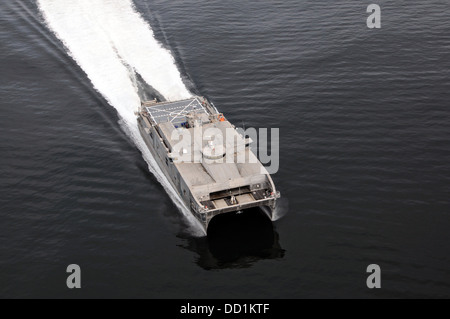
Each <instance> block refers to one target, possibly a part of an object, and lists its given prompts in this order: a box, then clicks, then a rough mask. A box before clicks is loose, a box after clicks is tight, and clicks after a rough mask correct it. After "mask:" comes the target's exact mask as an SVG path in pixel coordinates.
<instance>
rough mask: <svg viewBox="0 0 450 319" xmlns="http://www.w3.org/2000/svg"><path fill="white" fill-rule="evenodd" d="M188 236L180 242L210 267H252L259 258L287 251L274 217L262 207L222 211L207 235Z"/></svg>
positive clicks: (280, 256) (203, 265) (197, 261)
mask: <svg viewBox="0 0 450 319" xmlns="http://www.w3.org/2000/svg"><path fill="white" fill-rule="evenodd" d="M185 240H186V244H185V245H180V246H181V247H183V248H186V249H189V250H191V251H193V252H196V253H197V254H198V257H197V259H196V263H197V264H198V265H199V266H200V267H202V268H203V269H206V270H210V269H225V268H246V267H251V266H252V265H253V264H254V263H255V262H257V261H258V260H262V259H280V258H283V257H284V254H285V250H284V249H282V248H281V246H280V243H279V235H278V233H277V232H276V230H275V228H274V225H273V224H272V221H271V220H270V219H269V218H268V217H267V216H266V215H265V214H264V213H263V212H262V211H261V210H260V209H258V208H254V209H248V210H245V211H244V212H243V213H241V214H236V213H231V214H223V215H218V216H216V217H214V218H213V219H212V220H211V222H210V224H209V227H208V235H207V236H205V237H200V238H195V237H191V238H185Z"/></svg>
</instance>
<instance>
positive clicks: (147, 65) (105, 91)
mask: <svg viewBox="0 0 450 319" xmlns="http://www.w3.org/2000/svg"><path fill="white" fill-rule="evenodd" d="M37 2H38V6H39V9H40V11H41V13H42V15H43V17H44V19H45V22H46V24H47V26H48V28H49V29H50V30H51V31H52V32H53V33H54V34H55V35H56V36H57V37H58V38H59V39H60V40H61V41H62V42H63V43H64V45H65V46H66V48H67V50H68V54H69V55H70V56H71V57H72V58H73V59H74V60H75V61H76V62H77V63H78V65H79V66H80V67H81V68H82V69H83V70H84V72H85V73H86V75H87V76H88V78H89V80H90V81H91V82H92V84H93V86H94V88H95V89H96V90H97V91H99V92H100V93H101V94H102V95H103V97H104V98H105V99H106V100H107V101H108V103H109V104H111V105H112V106H113V107H114V108H115V109H116V110H117V112H118V114H119V116H120V118H121V120H122V121H121V124H122V127H123V129H124V130H125V131H126V132H127V134H129V136H130V137H131V138H132V139H133V141H134V142H135V143H136V145H137V147H138V148H139V149H140V150H141V151H142V153H143V155H144V158H145V160H146V161H147V163H148V165H149V170H150V171H151V172H152V173H153V174H154V175H155V176H156V177H157V179H158V180H159V182H160V183H161V184H162V185H163V186H164V188H165V189H166V191H167V192H168V193H169V195H170V197H171V198H172V200H173V201H174V203H175V204H176V205H177V206H178V208H179V209H180V211H181V212H182V213H183V215H184V216H185V218H186V220H187V221H188V222H189V224H190V225H191V226H192V227H191V228H192V231H193V232H194V235H204V231H203V228H202V227H201V226H200V224H199V223H198V222H197V220H196V219H195V218H194V217H193V216H192V215H191V213H190V212H189V210H188V208H187V207H186V206H185V205H184V203H183V202H182V201H181V199H180V198H179V197H178V195H177V193H176V191H175V190H174V189H173V188H172V187H171V185H170V183H169V182H168V180H167V179H166V177H165V176H164V174H163V173H162V172H161V170H160V169H159V167H158V166H157V164H156V162H155V160H154V158H153V157H152V155H151V153H150V152H149V151H148V149H147V148H146V146H145V143H144V141H143V140H142V137H141V136H140V134H139V131H138V128H137V122H136V116H135V114H134V112H135V111H136V110H137V109H138V107H139V105H140V98H139V95H138V88H137V87H136V82H135V81H134V72H133V74H130V68H132V69H134V70H135V71H136V72H137V73H139V74H140V75H141V77H142V79H143V80H144V81H145V82H147V84H149V85H150V86H152V87H153V88H154V89H156V90H157V91H158V92H159V93H160V94H161V95H163V96H164V97H165V98H166V99H167V100H177V99H182V98H188V97H190V96H191V95H192V94H191V93H190V92H189V90H188V89H187V88H186V86H185V85H184V83H183V81H182V79H181V75H180V72H179V70H178V69H177V67H176V64H175V61H174V58H173V56H172V55H171V53H170V52H169V51H168V50H166V49H164V48H163V47H162V46H161V44H160V43H159V42H158V41H156V39H155V38H154V35H153V31H152V29H151V28H150V26H149V25H148V24H147V23H146V22H145V20H144V19H143V18H142V17H141V16H140V14H139V13H138V12H137V11H136V9H135V8H134V5H133V3H132V1H131V0H64V1H61V0H38V1H37Z"/></svg>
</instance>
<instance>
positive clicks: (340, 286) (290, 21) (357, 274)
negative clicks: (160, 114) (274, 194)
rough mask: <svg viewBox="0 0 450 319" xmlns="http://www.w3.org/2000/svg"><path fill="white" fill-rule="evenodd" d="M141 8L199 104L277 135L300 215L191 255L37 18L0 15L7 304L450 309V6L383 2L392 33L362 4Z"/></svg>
mask: <svg viewBox="0 0 450 319" xmlns="http://www.w3.org/2000/svg"><path fill="white" fill-rule="evenodd" d="M135 4H136V8H137V10H138V11H139V12H140V13H141V14H142V16H143V17H144V18H145V19H146V20H147V21H148V22H149V23H150V24H151V26H152V28H153V31H154V32H155V36H156V38H157V39H158V40H160V41H161V42H162V43H163V44H164V45H165V46H166V47H167V48H170V49H171V51H172V53H173V55H174V58H175V60H176V63H177V65H178V68H179V69H180V71H181V73H182V75H183V77H184V80H185V81H186V83H187V85H188V87H189V88H190V89H192V90H193V91H195V92H198V93H201V94H203V95H206V96H207V97H209V98H210V99H211V100H212V101H213V102H214V103H215V105H216V106H217V107H218V108H219V109H220V110H221V111H222V112H224V113H225V114H226V115H227V118H228V119H229V120H230V121H231V122H234V123H236V124H238V125H239V124H240V123H241V122H242V121H245V125H246V126H248V127H250V126H253V127H279V128H280V135H281V140H280V170H279V172H278V173H277V174H275V175H274V176H273V178H274V181H275V183H276V184H277V186H278V188H279V189H280V191H281V192H282V196H283V200H282V202H281V205H282V207H283V211H284V212H287V214H286V216H285V217H284V218H282V219H280V220H279V221H276V222H275V223H274V224H273V226H272V224H271V222H270V221H268V220H267V219H265V218H264V217H262V216H261V215H260V214H259V212H258V211H249V212H246V213H245V214H242V215H237V216H232V217H230V216H224V217H223V219H222V220H217V221H216V222H215V225H213V227H214V229H213V230H212V232H211V235H210V236H209V237H208V238H206V237H196V236H193V235H192V231H191V230H190V226H189V225H188V224H187V223H186V221H185V220H184V218H183V217H182V214H181V213H180V211H179V210H178V208H177V207H176V205H174V203H173V202H172V200H171V199H170V197H169V196H168V195H167V193H166V191H165V189H164V188H163V187H162V186H161V184H160V183H159V182H158V180H157V179H156V178H155V177H154V176H153V175H152V173H150V172H149V170H148V167H147V164H146V162H145V161H144V159H143V157H142V155H141V153H140V151H139V150H138V149H137V148H136V146H135V145H134V143H133V141H132V140H131V139H130V138H129V137H128V136H127V134H125V133H124V131H123V130H122V128H121V126H120V125H119V123H118V121H119V117H118V115H117V111H116V109H115V108H113V107H111V106H110V105H108V102H107V101H106V100H105V99H104V97H103V96H102V94H100V93H99V92H97V91H96V90H94V89H93V86H92V84H91V82H90V80H89V79H88V77H87V76H86V74H85V73H84V72H83V70H82V69H81V68H80V67H79V66H78V65H77V63H76V62H74V60H73V59H72V58H71V57H69V55H68V54H67V53H66V49H65V48H64V46H63V45H62V43H61V42H60V41H59V40H58V39H57V38H56V37H55V36H54V35H53V33H52V32H51V31H49V29H48V28H47V27H46V25H45V24H44V22H43V17H42V16H41V14H40V12H39V10H38V7H37V4H36V3H35V1H33V0H7V1H2V2H1V4H0V24H1V26H2V28H1V33H0V43H1V51H0V65H1V71H2V72H1V82H0V101H1V102H0V103H1V116H0V134H1V135H0V136H1V144H0V149H1V157H0V169H1V174H0V176H1V183H0V185H1V194H2V195H1V197H0V218H1V224H0V241H1V246H0V297H149V298H172V297H177V298H210V297H212V298H243V297H245V298H303V297H332V298H333V297H364V298H367V297H368V298H370V297H450V267H449V266H450V254H449V252H450V199H449V195H450V126H449V123H450V103H449V100H450V74H449V70H450V54H449V52H450V24H449V21H450V11H449V9H450V7H449V3H448V1H438V0H433V1H416V0H413V1H396V2H395V4H394V3H392V2H388V1H378V4H379V5H380V6H381V7H382V27H381V29H379V30H369V29H368V28H367V27H366V22H365V20H366V17H367V15H368V14H367V13H366V7H367V5H368V4H369V3H364V2H362V1H356V0H354V1H351V0H346V1H339V2H330V1H324V0H320V1H317V0H316V1H299V0H289V1H234V0H233V1H218V0H217V1H216V0H213V1H200V0H187V1H163V0H160V1H144V0H136V1H135ZM111 5H115V4H112V2H111ZM105 27H106V28H107V26H105ZM129 36H130V38H131V37H133V36H134V35H133V34H129ZM111 76H112V77H113V76H116V75H115V74H114V73H112V74H111ZM72 263H75V264H79V265H80V266H81V269H82V289H80V290H77V291H70V290H69V289H67V287H66V276H67V274H66V273H65V270H66V267H67V265H69V264H72ZM373 263H375V264H379V265H380V267H381V270H382V288H381V289H379V290H376V291H374V290H370V289H368V288H367V287H366V283H365V282H366V277H367V274H366V272H365V271H366V267H367V266H368V265H369V264H373Z"/></svg>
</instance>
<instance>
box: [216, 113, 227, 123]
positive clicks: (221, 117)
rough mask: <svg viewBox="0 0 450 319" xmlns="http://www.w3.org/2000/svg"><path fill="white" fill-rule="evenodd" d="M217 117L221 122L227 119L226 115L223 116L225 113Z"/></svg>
mask: <svg viewBox="0 0 450 319" xmlns="http://www.w3.org/2000/svg"><path fill="white" fill-rule="evenodd" d="M217 119H218V120H219V121H220V122H224V121H225V117H224V116H223V114H219V115H217Z"/></svg>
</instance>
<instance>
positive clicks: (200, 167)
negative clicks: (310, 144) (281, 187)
mask: <svg viewBox="0 0 450 319" xmlns="http://www.w3.org/2000/svg"><path fill="white" fill-rule="evenodd" d="M137 115H138V118H137V121H138V126H139V130H140V133H141V135H142V137H143V139H144V141H145V143H146V145H147V147H148V148H149V150H150V152H151V153H152V155H153V157H154V158H155V160H156V162H157V163H158V165H159V167H160V168H161V170H162V171H163V172H164V174H165V175H166V177H167V179H168V180H169V181H170V183H171V184H172V187H173V188H174V189H175V190H176V191H177V193H178V194H179V196H180V198H181V199H182V200H183V201H184V203H185V205H186V206H187V207H188V208H189V209H190V211H191V212H192V214H193V215H194V216H195V217H196V218H197V219H198V220H199V221H200V223H201V224H202V225H203V227H204V228H205V230H206V231H207V229H208V225H209V223H210V221H211V219H212V218H213V217H214V216H217V215H219V214H224V213H231V212H238V213H240V212H242V211H243V210H244V209H247V208H250V207H256V206H260V207H261V208H264V209H263V210H264V211H265V212H266V214H267V215H268V216H269V218H271V217H272V214H273V210H274V208H275V202H276V200H277V199H278V198H279V197H280V193H279V192H278V191H277V190H276V188H275V185H274V183H273V181H272V178H271V176H270V174H269V173H268V172H267V170H266V169H265V168H264V166H263V165H262V164H261V162H260V161H259V160H258V159H257V158H256V156H255V154H254V153H253V151H252V150H251V149H250V147H249V145H250V143H251V142H252V140H251V138H248V137H247V138H246V137H244V136H242V135H241V134H239V133H238V131H237V130H236V129H235V126H234V125H232V124H231V123H230V122H229V121H228V120H226V118H225V117H224V115H223V114H222V113H219V112H218V111H217V109H216V107H215V106H214V105H213V104H212V103H210V102H209V101H208V100H207V99H205V98H204V97H200V96H194V97H192V98H189V99H186V100H180V101H172V102H158V101H157V100H156V99H155V100H153V101H145V102H142V103H141V108H140V109H139V112H138V113H137ZM211 132H212V133H211ZM227 134H228V135H227ZM224 137H228V138H224ZM243 159H244V160H243Z"/></svg>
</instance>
